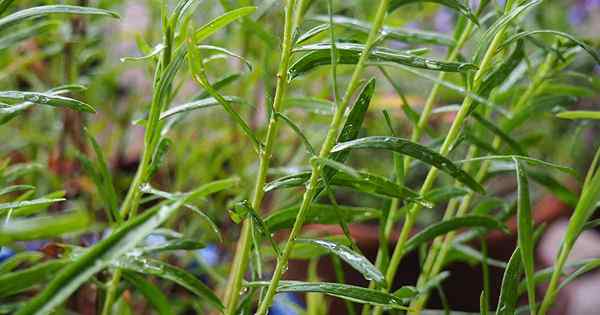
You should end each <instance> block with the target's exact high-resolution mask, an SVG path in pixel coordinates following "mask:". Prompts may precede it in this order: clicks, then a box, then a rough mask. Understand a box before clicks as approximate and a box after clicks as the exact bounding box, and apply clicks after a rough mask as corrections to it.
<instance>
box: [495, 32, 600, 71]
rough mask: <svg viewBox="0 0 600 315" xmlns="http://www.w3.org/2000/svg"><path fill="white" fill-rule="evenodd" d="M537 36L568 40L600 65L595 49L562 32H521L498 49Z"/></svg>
mask: <svg viewBox="0 0 600 315" xmlns="http://www.w3.org/2000/svg"><path fill="white" fill-rule="evenodd" d="M536 34H550V35H553V36H555V37H561V38H566V39H568V40H570V41H571V42H573V43H575V44H576V45H577V46H579V47H581V48H583V50H585V51H586V52H587V53H588V54H590V56H592V58H594V60H596V62H597V63H598V64H600V54H598V52H597V51H596V50H595V49H594V48H593V47H591V46H590V45H588V44H586V43H585V42H583V41H582V40H579V39H577V38H576V37H575V36H573V35H571V34H568V33H565V32H560V31H555V30H534V31H525V32H520V33H517V34H514V35H512V36H511V37H509V38H508V39H506V40H505V41H504V43H502V44H501V45H500V47H499V48H498V49H502V48H504V47H506V46H508V45H510V43H512V42H514V41H516V40H519V39H521V38H524V37H530V36H532V35H536Z"/></svg>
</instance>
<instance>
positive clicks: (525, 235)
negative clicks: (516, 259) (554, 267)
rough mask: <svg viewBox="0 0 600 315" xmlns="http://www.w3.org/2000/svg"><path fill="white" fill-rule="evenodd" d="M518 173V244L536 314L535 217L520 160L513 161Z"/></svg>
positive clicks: (530, 305) (532, 306)
mask: <svg viewBox="0 0 600 315" xmlns="http://www.w3.org/2000/svg"><path fill="white" fill-rule="evenodd" d="M513 161H514V163H515V168H516V171H517V183H518V192H519V193H518V200H517V202H518V207H517V229H518V244H519V248H520V249H521V259H522V260H523V268H524V270H525V278H526V279H527V295H528V298H529V307H530V308H531V310H533V312H534V313H535V287H536V286H535V281H534V278H533V277H534V273H535V269H534V268H535V266H534V261H533V260H534V257H535V252H534V244H533V228H534V223H533V215H532V213H531V201H530V199H529V182H528V180H527V173H526V172H525V169H524V168H523V166H522V165H521V162H519V160H518V159H516V158H514V159H513Z"/></svg>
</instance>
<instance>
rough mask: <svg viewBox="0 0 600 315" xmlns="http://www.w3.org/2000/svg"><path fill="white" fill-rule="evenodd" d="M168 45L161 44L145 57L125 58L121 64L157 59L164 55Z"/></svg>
mask: <svg viewBox="0 0 600 315" xmlns="http://www.w3.org/2000/svg"><path fill="white" fill-rule="evenodd" d="M165 47H166V45H165V44H163V43H160V44H158V45H156V46H154V48H152V50H151V51H150V52H148V53H147V54H145V55H143V56H139V57H123V58H121V62H128V61H143V60H147V59H151V58H154V57H157V56H158V55H159V54H160V53H162V51H163V50H164V49H165Z"/></svg>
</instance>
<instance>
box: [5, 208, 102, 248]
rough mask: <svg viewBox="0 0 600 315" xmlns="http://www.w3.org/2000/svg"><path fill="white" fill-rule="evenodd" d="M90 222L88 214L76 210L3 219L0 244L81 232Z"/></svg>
mask: <svg viewBox="0 0 600 315" xmlns="http://www.w3.org/2000/svg"><path fill="white" fill-rule="evenodd" d="M90 223H91V218H90V216H89V215H88V214H87V213H85V212H83V211H77V212H72V213H65V214H60V215H51V216H44V217H34V218H27V219H12V220H5V222H3V223H1V225H0V245H7V244H10V243H12V242H15V241H29V240H37V239H45V238H49V237H55V236H60V235H63V234H67V233H72V232H81V231H83V230H84V229H85V228H86V227H88V226H89V225H90Z"/></svg>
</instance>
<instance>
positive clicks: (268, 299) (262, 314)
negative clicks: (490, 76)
mask: <svg viewBox="0 0 600 315" xmlns="http://www.w3.org/2000/svg"><path fill="white" fill-rule="evenodd" d="M388 5H389V0H381V1H380V2H379V7H378V8H377V13H376V15H375V18H374V22H373V26H372V28H371V30H370V32H369V36H368V38H367V42H366V44H365V48H364V49H363V51H362V53H361V55H360V58H359V60H358V62H357V64H356V67H355V68H354V72H353V74H352V78H351V79H350V82H349V83H348V88H347V89H346V92H345V94H344V96H343V98H342V101H341V102H340V103H339V105H338V106H337V108H336V110H335V113H334V116H333V119H332V120H331V123H330V126H329V130H328V132H327V136H326V138H325V142H324V143H323V146H322V147H321V151H320V152H319V157H321V158H326V157H327V156H328V155H329V154H330V152H331V149H332V148H333V146H334V145H335V144H336V139H337V137H338V134H339V131H340V129H341V127H342V125H343V122H344V114H345V112H346V108H347V107H348V104H349V103H350V100H351V98H352V96H353V95H354V92H355V90H356V89H357V88H358V86H359V84H360V77H361V74H362V72H363V69H364V67H365V64H366V62H367V60H368V58H369V54H370V51H371V49H372V48H373V46H374V45H375V43H376V42H377V39H378V36H379V32H380V30H381V27H382V26H383V22H384V19H385V16H386V12H387V8H388ZM311 164H312V172H311V176H310V179H309V183H308V186H307V187H306V191H305V192H304V196H303V199H302V204H301V205H300V209H299V211H298V214H297V216H296V220H295V222H294V226H293V227H292V230H291V232H290V235H289V237H288V241H287V243H286V244H285V247H284V250H283V252H282V253H281V255H280V256H279V257H278V259H277V265H276V266H275V271H274V273H273V277H272V278H271V282H270V284H269V287H268V289H267V293H266V296H265V298H264V299H263V301H262V302H261V304H260V306H259V308H258V311H257V312H256V314H257V315H266V314H267V311H268V308H269V307H270V306H271V304H272V302H273V298H274V297H275V294H276V291H277V286H278V285H279V281H280V280H281V277H282V276H283V273H284V272H285V271H286V269H287V264H288V259H289V257H290V254H291V252H292V248H293V246H294V242H295V240H296V237H297V236H298V234H299V233H300V231H301V230H302V226H303V225H304V220H305V216H306V212H307V211H308V209H309V208H310V205H311V202H312V200H313V198H314V197H315V194H316V192H317V188H318V179H319V177H320V176H321V171H322V166H321V165H320V164H318V163H311Z"/></svg>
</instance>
